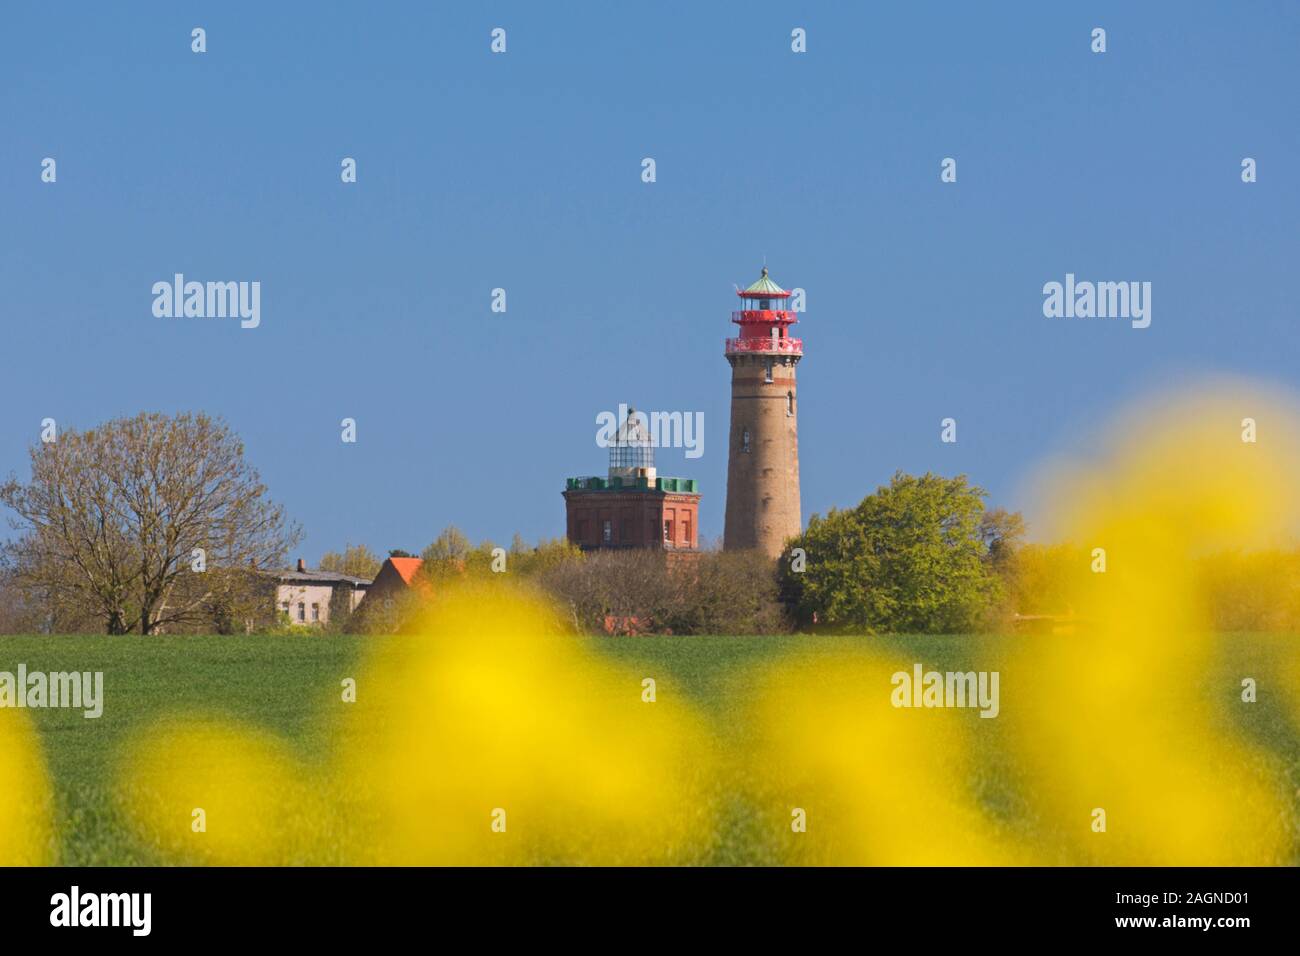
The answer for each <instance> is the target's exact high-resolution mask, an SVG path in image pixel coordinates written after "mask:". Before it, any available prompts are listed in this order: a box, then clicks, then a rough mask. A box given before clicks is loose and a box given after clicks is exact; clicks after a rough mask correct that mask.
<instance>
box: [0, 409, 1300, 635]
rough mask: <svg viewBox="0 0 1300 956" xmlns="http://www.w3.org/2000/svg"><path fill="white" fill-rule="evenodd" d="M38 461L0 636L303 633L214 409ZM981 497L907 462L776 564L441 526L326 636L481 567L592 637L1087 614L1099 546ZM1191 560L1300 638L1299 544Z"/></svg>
mask: <svg viewBox="0 0 1300 956" xmlns="http://www.w3.org/2000/svg"><path fill="white" fill-rule="evenodd" d="M30 460H31V477H30V479H29V480H27V481H25V482H20V481H19V480H18V479H16V478H14V477H11V478H9V479H8V480H7V481H5V482H3V483H0V505H4V506H5V507H6V508H7V510H8V512H9V518H10V524H11V526H12V527H13V529H14V530H15V532H16V533H15V535H14V536H12V537H11V538H10V539H9V540H8V541H7V542H5V543H4V545H3V547H2V549H0V633H33V632H46V633H66V632H94V631H99V632H106V633H109V634H140V635H148V634H157V633H168V634H174V633H221V634H232V633H242V632H244V631H246V630H249V629H250V628H251V629H252V630H256V631H272V630H276V629H289V628H291V625H289V623H288V622H287V621H285V620H280V619H278V617H277V612H276V606H275V590H276V576H277V574H278V573H279V572H280V571H282V570H283V569H284V568H285V567H286V563H287V555H288V553H289V551H290V549H292V548H293V547H294V546H295V545H296V543H297V542H298V540H299V539H300V536H301V532H300V530H299V529H298V528H297V526H296V525H294V524H292V523H291V522H290V521H288V520H287V518H286V517H285V514H284V511H283V509H282V508H281V507H280V506H279V505H278V504H276V503H275V502H273V501H272V500H271V499H270V498H269V496H268V494H267V489H266V487H265V486H264V485H263V484H262V482H261V480H260V478H259V477H258V474H257V472H256V470H254V469H253V468H252V467H251V465H249V464H248V463H247V462H246V461H245V459H244V448H243V444H242V442H241V441H240V440H239V439H238V437H237V436H236V435H235V434H234V433H233V432H232V431H231V430H230V429H229V427H228V426H226V425H225V424H224V423H223V422H221V421H220V420H219V419H213V418H210V417H208V416H205V415H201V414H200V415H188V414H182V415H176V416H171V417H168V416H164V415H158V414H141V415H137V416H135V417H133V418H124V419H116V420H113V421H110V422H106V423H104V424H103V425H100V426H98V427H96V428H93V429H90V430H87V431H84V432H78V431H75V430H71V429H69V430H66V431H64V432H62V433H61V434H58V435H57V437H56V438H54V439H53V440H49V441H41V442H37V443H35V444H34V445H33V446H32V448H31V450H30ZM985 497H986V495H985V493H984V491H983V490H982V489H980V488H979V487H977V486H975V485H972V484H970V482H969V481H968V480H967V479H966V477H965V476H957V477H954V478H948V477H943V476H938V475H933V474H929V473H927V474H924V475H907V474H903V473H901V472H900V473H898V474H896V475H895V476H894V477H893V479H892V480H891V481H890V482H889V484H887V485H884V486H882V487H880V488H878V489H877V490H876V491H875V492H873V493H871V494H869V495H867V496H866V497H865V498H863V499H862V501H861V502H860V503H859V504H858V505H856V506H855V507H852V508H846V509H832V510H831V511H829V512H828V513H827V514H826V515H824V516H822V515H814V516H813V517H812V519H811V520H810V521H809V523H808V527H807V529H806V530H805V531H804V532H803V534H801V535H800V536H799V537H797V538H795V539H793V540H792V541H790V542H789V543H788V545H787V547H786V548H785V550H784V553H783V554H781V555H780V557H779V558H777V559H776V560H771V559H768V558H766V557H764V556H761V555H758V554H752V553H730V552H722V551H703V552H699V553H693V554H680V553H674V554H666V553H664V552H662V551H657V550H645V551H597V552H593V553H585V554H584V553H583V552H581V551H579V550H578V549H577V548H575V547H574V546H572V545H570V544H569V543H568V542H567V541H565V540H563V539H553V540H549V541H542V542H539V543H538V544H537V545H535V546H529V545H527V544H526V543H525V542H524V541H523V539H522V538H521V537H520V536H519V535H515V537H514V540H513V541H512V542H511V544H510V546H509V547H508V548H507V547H501V546H498V545H496V544H494V543H493V542H491V541H484V542H480V543H479V544H477V545H474V544H472V543H471V542H470V540H469V539H468V538H467V537H466V536H465V535H464V534H463V533H462V532H461V531H459V530H458V529H456V528H455V527H449V528H447V529H445V530H444V531H443V532H442V533H441V534H439V535H438V536H437V537H436V538H435V539H434V540H433V541H432V542H431V543H430V544H429V545H428V546H427V547H426V548H425V549H424V550H423V551H422V552H420V554H419V555H418V556H419V557H421V558H422V559H423V563H422V565H421V567H420V570H419V573H418V575H417V578H416V580H415V581H414V582H413V584H412V586H411V587H410V588H409V589H407V591H406V592H405V593H395V594H392V595H386V596H384V597H383V598H382V599H374V600H372V599H371V598H367V599H366V601H364V602H362V604H361V608H360V610H359V613H356V614H352V613H351V608H350V606H348V604H347V602H346V601H344V602H343V606H341V607H339V606H334V607H332V608H331V614H330V615H329V617H330V622H329V625H328V629H330V630H350V631H361V632H371V631H391V630H395V629H398V628H400V627H402V626H403V622H406V621H409V620H410V619H411V614H412V612H413V610H414V608H415V606H416V605H417V604H418V603H419V602H420V601H424V600H429V599H434V600H436V598H437V594H438V593H439V592H440V591H442V590H445V589H446V588H447V587H450V586H453V585H454V584H455V582H457V581H460V580H468V579H474V578H477V577H483V576H490V577H491V578H492V579H493V580H495V581H496V582H498V583H509V582H518V583H520V584H523V585H525V586H528V587H531V588H534V589H536V590H538V591H541V592H542V593H544V594H545V595H547V596H548V597H549V598H550V600H552V601H553V602H554V603H555V605H556V607H557V609H558V610H559V612H560V613H561V614H563V615H564V616H565V617H566V618H568V619H569V620H571V621H572V623H573V625H574V627H575V628H577V629H578V630H581V631H586V632H590V633H617V634H640V633H672V634H771V633H778V632H781V631H787V630H831V631H842V632H848V633H857V634H872V633H970V632H976V631H1000V630H1007V629H1010V628H1012V627H1015V626H1017V624H1018V623H1019V622H1020V621H1022V620H1023V618H1024V617H1025V616H1029V617H1043V618H1053V617H1065V618H1069V617H1071V616H1074V615H1075V614H1076V612H1079V611H1081V610H1083V609H1080V608H1076V607H1073V606H1072V602H1076V601H1082V602H1083V603H1088V592H1087V588H1088V587H1089V586H1096V585H1097V583H1098V582H1097V579H1096V578H1095V577H1092V576H1090V575H1088V574H1086V573H1085V570H1084V569H1085V568H1087V567H1088V564H1089V560H1090V556H1089V553H1088V552H1087V551H1086V550H1085V549H1082V548H1075V547H1073V546H1070V545H1051V546H1044V545H1027V544H1025V543H1024V536H1025V524H1024V521H1023V519H1022V518H1021V516H1020V515H1019V514H1016V513H1014V512H1008V511H1005V510H1002V509H989V508H986V506H985V504H984V499H985ZM389 554H390V555H394V556H415V555H408V554H407V552H401V551H394V552H390V553H389ZM381 564H382V559H381V558H380V557H379V556H378V555H377V554H376V553H374V552H372V551H371V550H370V549H369V548H367V547H365V546H364V545H348V546H347V547H345V548H344V549H343V551H341V552H336V553H330V554H327V555H326V556H325V557H324V559H323V560H322V562H321V567H322V568H323V569H325V570H332V571H337V572H341V573H345V574H350V575H354V576H357V577H361V578H373V577H374V576H375V574H376V573H378V571H379V568H380V565H381ZM1195 567H1196V575H1197V580H1196V581H1195V582H1194V584H1193V585H1192V586H1190V587H1189V594H1191V595H1193V597H1192V598H1191V599H1194V600H1197V601H1199V602H1201V603H1202V604H1203V605H1204V606H1203V607H1201V608H1198V609H1197V610H1198V611H1200V612H1202V613H1203V615H1204V617H1205V619H1206V621H1207V622H1208V623H1210V624H1212V625H1213V626H1214V627H1216V628H1218V629H1220V630H1231V631H1242V630H1259V631H1296V630H1300V552H1293V551H1273V552H1266V553H1253V554H1237V553H1232V554H1221V555H1213V556H1208V557H1204V558H1202V559H1200V560H1199V562H1197V563H1196V565H1195ZM1090 577H1091V580H1089V578H1090ZM1081 579H1082V580H1081ZM338 596H339V597H342V596H343V595H342V592H341V591H340V592H338ZM312 630H316V629H315V628H312Z"/></svg>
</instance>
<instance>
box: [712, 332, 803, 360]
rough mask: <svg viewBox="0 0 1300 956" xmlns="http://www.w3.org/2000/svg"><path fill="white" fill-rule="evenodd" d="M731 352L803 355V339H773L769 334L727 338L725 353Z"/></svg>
mask: <svg viewBox="0 0 1300 956" xmlns="http://www.w3.org/2000/svg"><path fill="white" fill-rule="evenodd" d="M732 352H779V353H788V354H793V355H803V339H780V338H777V339H774V338H772V337H771V336H758V335H756V336H753V337H752V338H743V339H727V353H728V354H730V353H732Z"/></svg>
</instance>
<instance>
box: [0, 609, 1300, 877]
mask: <svg viewBox="0 0 1300 956" xmlns="http://www.w3.org/2000/svg"><path fill="white" fill-rule="evenodd" d="M1053 639H1060V638H1032V637H1026V636H1013V637H981V638H975V637H962V636H951V637H888V638H828V637H816V636H789V637H763V638H756V637H639V638H620V639H604V640H592V641H591V643H592V645H593V646H594V647H596V648H597V652H598V653H600V654H604V655H608V656H609V657H611V658H613V659H616V660H619V661H622V662H624V663H626V664H628V665H633V666H635V668H636V669H638V670H641V671H644V672H645V673H646V674H650V675H654V676H655V677H656V680H657V681H658V683H659V693H660V694H661V695H663V694H665V693H679V692H680V693H683V694H685V695H687V696H688V697H689V698H690V699H691V701H692V702H693V703H694V704H695V705H697V706H698V707H699V708H700V709H701V710H702V711H703V712H704V713H705V714H706V715H707V716H708V717H709V718H710V720H711V722H712V723H713V724H714V725H715V726H717V727H724V728H725V727H727V726H728V725H731V724H734V723H735V722H737V721H740V720H742V715H743V713H744V709H745V705H746V704H747V700H746V693H745V685H744V681H743V680H740V681H737V676H738V675H743V674H744V673H745V668H746V666H747V665H749V664H754V663H759V662H762V661H764V660H769V659H774V658H775V657H777V656H778V655H779V656H782V657H783V658H785V659H787V661H788V666H789V667H792V668H798V667H801V666H805V665H807V664H808V663H811V662H815V661H816V660H817V659H818V658H819V657H821V656H823V655H825V654H827V653H831V652H834V651H836V650H839V649H842V648H844V647H845V646H846V645H850V646H852V645H858V646H860V645H861V643H862V642H865V641H872V642H876V643H879V644H881V645H884V646H885V647H887V648H892V649H895V650H898V651H900V652H901V653H902V654H903V655H905V656H907V657H910V658H912V659H914V660H918V661H924V662H925V664H926V665H927V666H933V667H936V668H939V669H952V670H958V669H960V670H966V669H978V668H984V669H996V667H997V661H998V659H999V657H1000V656H1001V655H1002V654H1003V653H1005V651H1006V649H1007V647H1008V646H1009V645H1010V644H1011V643H1012V642H1016V641H1024V640H1053ZM366 640H368V639H367V638H357V637H340V636H329V637H300V636H293V637H155V638H149V639H143V640H142V639H139V638H106V637H102V636H77V637H40V636H24V637H0V671H14V670H16V669H17V665H18V664H19V663H24V664H26V666H27V669H28V671H29V672H31V671H36V670H42V671H62V670H80V671H85V670H100V671H103V672H104V673H105V705H104V714H103V716H102V717H101V718H99V719H98V720H86V719H84V718H83V717H82V715H81V712H80V711H70V710H52V709H46V710H31V711H28V713H29V714H30V715H31V717H32V718H33V720H34V721H35V724H36V726H37V728H38V731H39V733H40V737H41V745H42V748H43V751H44V757H45V760H46V762H47V763H48V766H49V768H50V772H51V775H52V777H53V781H54V789H55V798H56V811H55V812H56V832H57V847H56V848H55V854H54V856H55V859H56V861H57V862H58V863H61V864H64V865H139V864H144V865H153V864H164V863H174V862H178V861H176V860H166V859H161V858H159V857H158V856H157V854H156V853H153V852H151V851H150V850H149V849H148V848H147V847H143V846H140V845H137V844H136V843H135V842H133V839H132V837H131V835H130V833H129V832H128V829H127V828H126V827H125V826H124V825H123V823H122V821H121V820H120V819H118V817H117V815H116V811H115V809H114V802H113V793H112V780H113V770H114V766H115V761H116V760H117V759H118V758H119V755H120V752H121V747H122V745H123V743H124V741H125V740H127V739H128V738H129V737H130V736H131V735H132V733H133V731H137V730H139V729H141V728H143V727H145V726H147V725H148V724H149V723H150V722H151V721H153V720H154V719H156V718H159V717H163V716H166V715H169V714H183V713H194V712H198V713H203V714H208V715H216V716H224V717H231V718H236V719H239V720H242V721H247V722H249V723H252V724H255V725H258V726H260V727H263V728H265V729H266V730H268V731H271V732H273V733H276V734H279V735H283V736H284V737H285V738H286V739H288V740H290V741H291V742H292V744H293V745H294V746H295V747H296V749H297V750H298V752H299V753H300V754H302V755H303V756H304V757H309V758H310V757H312V756H320V755H323V754H325V753H326V752H327V750H328V747H329V743H330V742H329V741H328V740H326V739H324V732H323V731H322V730H321V727H322V723H321V722H320V721H319V720H316V719H314V718H315V717H316V716H317V714H318V711H319V708H320V703H321V701H322V700H324V699H327V697H328V696H329V695H336V694H337V688H338V682H339V678H340V675H347V674H349V673H350V672H351V671H352V669H353V667H354V663H355V662H356V661H357V659H358V656H359V655H360V654H361V652H362V650H363V647H364V644H365V642H366ZM583 640H586V639H583ZM1294 646H1295V638H1294V637H1291V636H1260V635H1242V636H1233V637H1229V638H1227V639H1226V642H1225V652H1224V653H1223V654H1222V655H1221V657H1222V658H1223V659H1222V660H1221V661H1220V668H1219V670H1217V671H1216V672H1213V673H1207V674H1206V675H1205V679H1206V681H1207V686H1209V687H1212V688H1213V693H1215V694H1222V695H1223V696H1224V700H1225V702H1230V701H1232V700H1233V699H1235V695H1236V693H1237V691H1236V690H1235V688H1236V685H1237V678H1236V675H1237V674H1240V673H1243V672H1245V673H1251V674H1254V675H1256V676H1257V678H1258V679H1259V680H1260V684H1261V688H1262V689H1263V691H1262V692H1261V699H1260V702H1259V704H1258V705H1255V706H1251V707H1235V708H1234V709H1233V712H1234V713H1236V714H1238V715H1239V717H1238V718H1237V719H1238V720H1239V721H1240V726H1239V727H1238V728H1236V729H1237V730H1239V731H1240V732H1241V733H1242V734H1244V735H1245V736H1246V737H1247V738H1248V739H1250V740H1252V741H1255V742H1258V743H1260V744H1261V745H1262V746H1263V748H1264V749H1265V750H1266V752H1267V753H1268V754H1269V755H1270V760H1271V762H1272V763H1273V764H1274V765H1275V766H1273V767H1272V768H1271V772H1273V773H1274V774H1275V775H1281V777H1282V779H1283V780H1284V782H1285V785H1286V786H1287V787H1289V791H1288V792H1289V793H1292V794H1294V793H1296V792H1297V788H1298V787H1300V734H1298V733H1297V729H1296V726H1295V724H1294V722H1293V721H1292V718H1291V716H1290V715H1289V714H1288V713H1287V712H1286V710H1285V708H1284V707H1283V706H1281V705H1280V704H1279V703H1278V695H1276V694H1270V693H1268V689H1269V685H1268V679H1269V675H1270V672H1271V670H1272V669H1273V668H1274V662H1276V661H1277V660H1278V659H1279V655H1283V654H1287V653H1290V654H1294ZM1004 694H1005V690H1004ZM981 723H983V722H981ZM987 723H988V724H997V723H999V722H998V721H989V722H987ZM983 739H984V740H987V741H989V743H988V744H987V746H988V747H989V750H988V752H987V753H983V754H978V755H977V757H978V758H979V759H978V760H977V764H978V766H979V767H980V779H979V780H978V781H976V782H975V791H976V792H977V794H978V797H979V800H980V802H981V803H982V804H983V805H984V806H985V808H986V809H988V810H989V812H990V813H991V814H992V815H994V816H997V817H1003V818H1005V819H1007V820H1016V819H1018V818H1019V817H1020V815H1021V812H1022V810H1023V806H1022V801H1023V793H1024V788H1025V787H1026V786H1032V782H1029V781H1025V780H1022V779H1018V778H1017V776H1016V773H1015V770H1014V768H1012V767H1010V766H1007V765H1005V764H1004V763H1001V762H1000V761H1003V760H1004V759H1005V758H1002V757H999V755H998V749H997V748H996V747H995V746H994V744H995V743H996V733H990V734H987V735H985V736H984V738H983ZM722 798H723V800H724V803H726V805H727V809H726V812H725V813H723V814H722V822H721V824H720V825H719V827H720V832H719V833H718V834H717V837H716V840H715V841H714V843H713V845H712V846H711V847H708V848H704V849H702V851H701V855H700V858H699V859H698V861H697V862H701V863H721V864H752V863H758V864H762V863H771V862H777V857H776V856H775V851H774V850H773V848H772V847H771V846H770V844H769V842H768V841H765V840H764V839H762V838H761V837H760V836H759V835H758V834H756V833H755V827H756V823H755V821H754V820H753V819H752V818H751V815H750V813H749V811H748V808H746V807H745V806H744V805H743V804H741V803H739V802H736V801H730V802H727V801H728V798H727V795H726V794H723V795H722ZM1296 820H1300V802H1297V804H1296V805H1295V806H1294V807H1293V812H1292V814H1291V824H1290V825H1291V827H1292V831H1293V841H1292V842H1293V846H1300V835H1297V834H1296V833H1295V831H1296V823H1295V821H1296ZM1291 862H1296V860H1295V859H1294V856H1293V859H1292V861H1291Z"/></svg>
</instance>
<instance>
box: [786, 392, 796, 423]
mask: <svg viewBox="0 0 1300 956" xmlns="http://www.w3.org/2000/svg"><path fill="white" fill-rule="evenodd" d="M785 413H786V414H787V415H790V416H792V417H793V415H794V392H786V393H785Z"/></svg>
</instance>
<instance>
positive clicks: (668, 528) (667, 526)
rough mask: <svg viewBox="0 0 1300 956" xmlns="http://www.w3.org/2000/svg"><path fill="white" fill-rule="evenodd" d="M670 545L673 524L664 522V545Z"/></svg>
mask: <svg viewBox="0 0 1300 956" xmlns="http://www.w3.org/2000/svg"><path fill="white" fill-rule="evenodd" d="M672 543H673V523H672V522H671V521H665V522H664V544H672Z"/></svg>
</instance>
